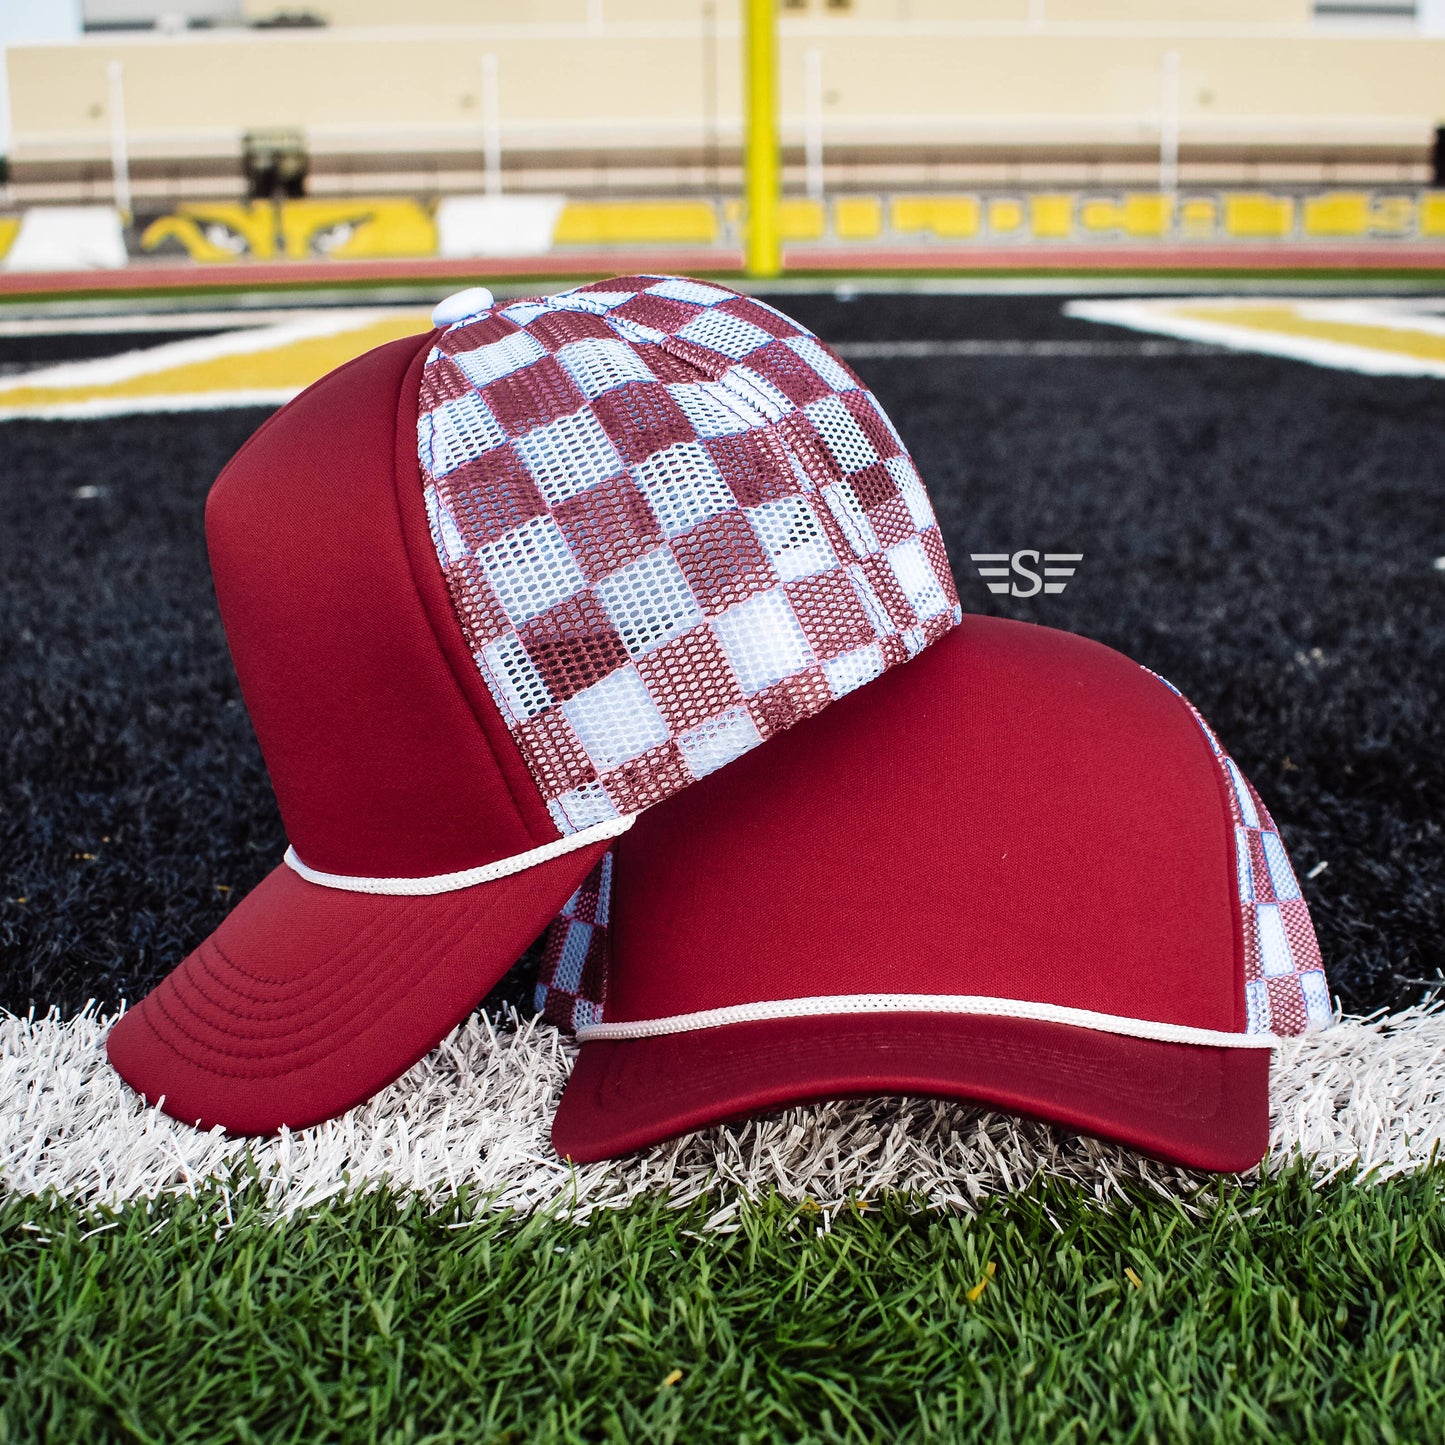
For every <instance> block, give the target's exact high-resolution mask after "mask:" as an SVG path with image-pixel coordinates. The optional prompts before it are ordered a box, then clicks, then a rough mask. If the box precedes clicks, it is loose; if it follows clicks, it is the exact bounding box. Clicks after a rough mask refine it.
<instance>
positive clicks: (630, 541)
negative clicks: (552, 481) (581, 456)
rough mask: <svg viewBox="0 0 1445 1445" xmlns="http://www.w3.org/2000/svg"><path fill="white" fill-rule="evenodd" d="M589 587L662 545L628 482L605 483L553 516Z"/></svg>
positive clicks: (653, 520) (644, 504)
mask: <svg viewBox="0 0 1445 1445" xmlns="http://www.w3.org/2000/svg"><path fill="white" fill-rule="evenodd" d="M553 516H554V517H555V518H556V521H557V526H558V527H559V528H560V529H561V532H562V535H563V536H564V537H565V538H566V539H567V545H568V547H570V548H571V549H572V555H573V557H575V558H576V559H577V565H578V566H579V567H581V569H582V571H583V573H584V574H585V575H586V577H587V580H588V581H589V582H596V581H599V580H601V579H602V578H604V577H610V576H611V575H612V573H614V572H616V571H617V570H618V568H620V567H625V566H626V565H627V564H628V563H629V562H635V561H636V560H637V559H638V558H639V557H640V556H642V554H643V553H644V552H650V551H651V550H652V549H653V548H654V547H655V546H657V545H658V544H659V543H660V542H661V541H662V524H661V523H660V522H659V521H658V520H657V518H656V517H655V516H654V515H653V513H652V508H651V507H649V506H648V505H647V498H646V497H644V496H643V495H642V493H641V492H640V491H639V490H638V487H637V483H636V482H634V481H633V480H632V478H631V477H627V476H617V477H609V478H608V479H607V480H606V481H605V482H599V483H598V484H597V485H596V486H595V487H589V488H588V489H587V490H586V491H585V492H578V493H577V495H576V496H575V497H568V498H567V500H566V501H565V502H561V503H559V504H558V506H557V508H556V509H555V511H554V512H553Z"/></svg>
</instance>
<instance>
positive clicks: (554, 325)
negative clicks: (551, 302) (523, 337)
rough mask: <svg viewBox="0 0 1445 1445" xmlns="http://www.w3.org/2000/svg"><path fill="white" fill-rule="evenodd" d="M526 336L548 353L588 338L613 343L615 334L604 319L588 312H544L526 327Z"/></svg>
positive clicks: (615, 337)
mask: <svg viewBox="0 0 1445 1445" xmlns="http://www.w3.org/2000/svg"><path fill="white" fill-rule="evenodd" d="M527 334H528V335H529V336H531V337H534V338H535V339H536V340H538V341H540V342H541V343H542V345H543V346H545V347H546V348H547V350H548V351H560V350H561V348H562V347H564V346H567V345H569V344H570V343H572V342H574V341H583V340H586V339H588V338H591V339H594V340H597V341H615V340H616V339H617V333H616V332H615V331H614V330H613V329H612V328H611V327H610V326H609V325H608V324H607V321H606V319H605V318H604V317H601V316H595V315H593V314H592V312H590V311H544V312H543V313H542V314H541V315H540V316H538V317H537V318H536V320H535V321H532V322H530V323H529V324H528V326H527Z"/></svg>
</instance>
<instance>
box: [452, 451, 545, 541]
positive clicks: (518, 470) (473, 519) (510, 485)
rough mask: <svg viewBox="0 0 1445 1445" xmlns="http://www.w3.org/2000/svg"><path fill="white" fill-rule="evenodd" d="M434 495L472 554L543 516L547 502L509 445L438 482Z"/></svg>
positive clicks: (462, 467)
mask: <svg viewBox="0 0 1445 1445" xmlns="http://www.w3.org/2000/svg"><path fill="white" fill-rule="evenodd" d="M437 492H438V494H439V495H440V496H441V497H443V498H444V499H445V501H446V503H447V505H448V506H449V507H450V508H451V513H452V517H453V518H454V519H455V521H456V524H457V530H458V531H460V532H461V534H462V540H463V541H464V542H465V543H466V544H467V546H468V547H469V548H470V549H471V550H472V551H476V549H477V548H478V547H482V546H485V545H486V544H487V543H488V542H495V541H496V539H497V538H498V537H500V536H501V535H502V533H503V532H509V531H511V529H512V528H513V527H519V526H521V524H522V523H523V522H525V521H528V520H529V519H530V518H532V517H540V516H542V515H543V514H544V513H545V512H546V510H547V499H546V498H545V497H544V496H543V495H542V493H541V492H540V491H539V490H538V488H537V484H536V482H534V481H533V480H532V474H531V473H530V472H529V471H528V470H527V468H526V465H525V464H524V463H523V461H522V459H521V457H519V456H518V455H517V454H516V452H514V451H513V450H512V447H511V445H510V443H508V444H505V445H503V446H499V447H493V448H492V449H491V451H487V452H483V453H482V454H481V455H480V456H479V457H475V458H473V460H471V461H469V462H466V463H465V464H464V465H462V466H460V467H458V468H457V469H456V471H454V472H452V473H451V474H450V475H448V476H445V477H443V478H442V479H441V481H439V482H438V483H437Z"/></svg>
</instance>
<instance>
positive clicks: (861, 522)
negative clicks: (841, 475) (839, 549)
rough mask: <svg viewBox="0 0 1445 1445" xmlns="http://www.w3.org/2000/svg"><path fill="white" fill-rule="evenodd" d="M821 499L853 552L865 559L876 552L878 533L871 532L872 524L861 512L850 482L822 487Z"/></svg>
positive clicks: (865, 513) (856, 495) (861, 509)
mask: <svg viewBox="0 0 1445 1445" xmlns="http://www.w3.org/2000/svg"><path fill="white" fill-rule="evenodd" d="M823 499H824V501H826V502H827V503H828V510H829V511H830V512H832V514H833V516H834V517H835V518H836V519H837V522H838V525H839V526H840V527H841V528H842V529H843V535H844V536H845V537H846V538H847V539H848V545H849V546H850V547H851V548H852V549H853V550H854V552H856V553H857V554H858V555H859V556H860V557H866V556H868V555H869V553H871V552H876V551H877V550H878V533H877V532H875V531H874V530H873V523H872V522H870V521H869V520H868V513H867V512H865V511H864V510H863V504H862V502H860V501H859V500H858V493H857V492H855V491H854V490H853V484H852V483H851V482H834V483H833V484H832V486H828V487H824V488H823Z"/></svg>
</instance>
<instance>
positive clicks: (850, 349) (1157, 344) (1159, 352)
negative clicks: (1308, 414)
mask: <svg viewBox="0 0 1445 1445" xmlns="http://www.w3.org/2000/svg"><path fill="white" fill-rule="evenodd" d="M833 350H834V351H836V352H837V353H838V354H839V355H840V356H843V357H846V358H847V359H848V360H850V361H903V360H909V359H913V358H918V359H925V358H930V357H935V356H1055V357H1080V358H1092V357H1098V356H1200V355H1208V354H1209V353H1210V352H1212V351H1214V350H1215V348H1214V347H1212V346H1199V345H1191V344H1187V343H1186V344H1184V345H1180V344H1179V343H1177V342H1170V341H1008V340H999V341H977V340H974V341H968V340H958V341H840V342H835V343H834V345H833Z"/></svg>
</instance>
